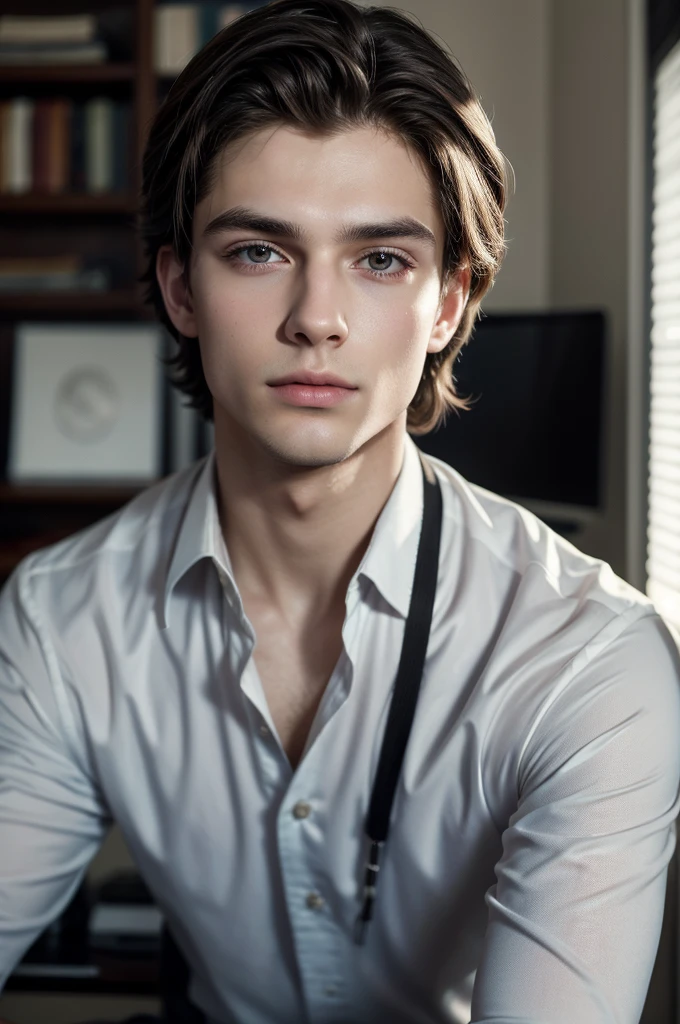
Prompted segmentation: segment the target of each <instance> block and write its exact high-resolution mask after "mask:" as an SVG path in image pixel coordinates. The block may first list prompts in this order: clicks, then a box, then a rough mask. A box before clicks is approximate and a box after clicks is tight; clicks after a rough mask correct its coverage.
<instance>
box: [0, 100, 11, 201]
mask: <svg viewBox="0 0 680 1024" xmlns="http://www.w3.org/2000/svg"><path fill="white" fill-rule="evenodd" d="M8 136H9V100H0V193H5V192H7V180H8V174H7V164H8V160H9V137H8Z"/></svg>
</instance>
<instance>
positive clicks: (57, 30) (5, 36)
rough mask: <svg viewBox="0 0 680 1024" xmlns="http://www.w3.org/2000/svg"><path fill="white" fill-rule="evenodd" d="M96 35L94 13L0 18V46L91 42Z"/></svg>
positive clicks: (7, 16) (6, 15) (5, 16)
mask: <svg viewBox="0 0 680 1024" xmlns="http://www.w3.org/2000/svg"><path fill="white" fill-rule="evenodd" d="M96 32H97V20H96V18H95V16H94V15H93V14H76V15H62V16H60V17H49V16H47V17H43V16H40V15H37V16H36V15H29V16H28V17H21V16H16V15H14V16H13V15H11V14H5V15H2V16H1V17H0V43H16V44H18V45H23V44H30V43H43V42H45V43H90V42H92V40H93V39H94V38H95V35H96Z"/></svg>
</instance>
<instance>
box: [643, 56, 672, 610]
mask: <svg viewBox="0 0 680 1024" xmlns="http://www.w3.org/2000/svg"><path fill="white" fill-rule="evenodd" d="M653 117H654V121H653V140H654V141H653V145H654V149H653V153H654V156H653V192H652V199H653V209H652V338H651V341H652V351H651V400H650V423H649V428H650V445H649V481H648V483H649V508H648V519H647V562H646V569H647V575H648V579H647V588H646V589H647V595H648V597H650V598H651V600H652V601H653V602H654V604H655V606H656V608H657V611H658V612H659V613H660V614H661V615H662V616H663V617H664V618H665V619H667V620H668V621H669V622H670V623H672V624H673V625H674V626H675V627H676V628H677V629H678V630H680V43H679V44H677V45H676V46H675V47H674V48H673V49H672V50H671V52H670V53H669V54H668V56H667V57H666V58H665V59H664V60H663V62H662V63H661V64H660V65H659V68H658V71H657V73H656V77H655V81H654V115H653Z"/></svg>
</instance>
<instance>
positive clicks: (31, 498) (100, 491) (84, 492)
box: [0, 480, 155, 543]
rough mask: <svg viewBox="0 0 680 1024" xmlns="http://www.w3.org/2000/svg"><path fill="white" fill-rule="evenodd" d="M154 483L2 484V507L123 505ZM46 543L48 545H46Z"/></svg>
mask: <svg viewBox="0 0 680 1024" xmlns="http://www.w3.org/2000/svg"><path fill="white" fill-rule="evenodd" d="M153 483H155V481H154V480H148V481H144V482H138V483H132V482H131V483H120V484H118V483H116V484H92V483H87V484H59V483H55V484H11V483H0V503H4V502H7V503H9V502H13V503H18V504H21V503H26V502H30V503H35V502H40V503H41V504H49V503H52V504H58V505H73V504H82V505H94V504H96V505H99V504H101V505H116V504H118V505H122V504H124V503H125V502H126V501H130V499H131V498H134V496H135V495H136V494H139V492H140V491H143V490H144V489H145V488H146V487H150V486H151V485H152V484H153ZM45 543H48V542H47V541H46V542H45Z"/></svg>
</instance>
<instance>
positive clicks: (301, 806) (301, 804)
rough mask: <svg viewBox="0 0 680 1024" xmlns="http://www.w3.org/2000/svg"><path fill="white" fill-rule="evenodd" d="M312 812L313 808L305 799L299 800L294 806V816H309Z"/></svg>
mask: <svg viewBox="0 0 680 1024" xmlns="http://www.w3.org/2000/svg"><path fill="white" fill-rule="evenodd" d="M311 813H312V808H311V807H310V806H309V804H308V803H306V802H305V801H304V800H298V802H297V803H296V804H295V807H294V808H293V817H294V818H307V817H309V815H310V814H311Z"/></svg>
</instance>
